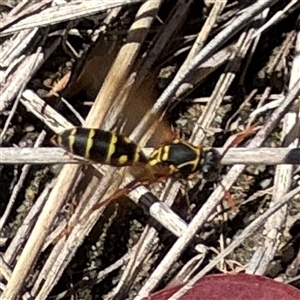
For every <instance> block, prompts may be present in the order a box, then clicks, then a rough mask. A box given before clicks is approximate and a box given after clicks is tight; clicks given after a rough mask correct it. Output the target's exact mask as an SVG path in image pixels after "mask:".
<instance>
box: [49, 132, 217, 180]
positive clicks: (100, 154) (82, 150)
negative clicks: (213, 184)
mask: <svg viewBox="0 0 300 300" xmlns="http://www.w3.org/2000/svg"><path fill="white" fill-rule="evenodd" d="M51 142H52V143H53V144H55V145H57V146H60V147H62V148H64V149H65V150H67V151H68V152H70V153H72V154H75V155H78V156H81V157H83V158H85V159H88V160H91V161H94V162H97V163H102V164H108V165H111V166H115V167H125V166H134V165H139V166H141V165H142V166H144V167H145V170H147V171H146V172H145V174H143V175H144V176H145V177H146V178H148V179H149V177H150V175H149V174H151V177H154V178H157V179H158V178H160V177H169V176H174V177H177V178H187V177H189V176H191V175H193V174H195V173H197V172H200V173H201V174H202V175H203V177H204V178H205V179H206V180H208V181H211V180H214V179H216V176H218V174H219V170H220V155H219V153H218V152H217V151H216V150H214V149H210V150H204V149H203V148H202V147H197V146H194V145H192V144H191V143H189V142H187V141H184V140H181V139H178V138H177V139H175V140H174V141H172V143H168V144H165V145H163V146H160V147H157V148H155V149H154V150H153V151H152V153H151V154H150V156H149V157H146V155H145V154H144V152H143V150H142V148H141V147H139V146H138V145H137V144H135V143H134V142H133V141H131V140H130V139H129V138H128V137H126V136H123V135H120V134H117V133H116V132H110V131H104V130H101V129H93V128H82V127H74V128H71V129H67V130H64V131H62V132H61V133H59V134H57V135H54V136H53V137H52V139H51ZM133 175H134V172H133ZM138 177H140V176H138Z"/></svg>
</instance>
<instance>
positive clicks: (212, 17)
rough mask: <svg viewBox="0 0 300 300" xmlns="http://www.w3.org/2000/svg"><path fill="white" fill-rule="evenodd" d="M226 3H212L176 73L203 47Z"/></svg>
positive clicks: (223, 0)
mask: <svg viewBox="0 0 300 300" xmlns="http://www.w3.org/2000/svg"><path fill="white" fill-rule="evenodd" d="M226 4H227V0H221V1H216V2H215V3H214V5H213V8H212V10H211V11H210V13H209V16H208V18H207V19H206V21H205V23H204V25H203V27H202V29H201V31H200V32H199V34H198V36H197V39H196V41H195V43H194V45H193V47H192V49H191V51H190V52H189V54H188V56H187V58H186V59H185V61H184V63H183V64H182V66H181V67H180V69H179V71H178V73H180V72H182V71H183V70H184V68H185V67H186V66H187V65H188V64H189V62H190V61H191V60H192V59H193V58H194V57H195V56H196V55H197V54H198V53H199V51H200V50H201V49H202V48H203V46H204V44H205V42H206V40H207V38H208V36H209V34H210V33H211V30H212V29H213V27H214V25H215V23H216V21H217V18H218V17H219V15H220V14H221V13H222V11H223V9H224V7H225V6H226Z"/></svg>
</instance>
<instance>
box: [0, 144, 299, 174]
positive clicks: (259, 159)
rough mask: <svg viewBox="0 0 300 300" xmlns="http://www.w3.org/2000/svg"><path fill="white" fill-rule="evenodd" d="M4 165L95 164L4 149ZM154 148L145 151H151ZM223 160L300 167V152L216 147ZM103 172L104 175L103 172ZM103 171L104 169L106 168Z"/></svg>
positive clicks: (52, 151) (46, 151)
mask: <svg viewBox="0 0 300 300" xmlns="http://www.w3.org/2000/svg"><path fill="white" fill-rule="evenodd" d="M0 149H1V151H0V164H1V165H2V164H15V165H16V164H26V163H28V164H33V165H34V164H91V162H90V161H88V160H85V159H82V158H77V157H75V156H71V155H69V154H68V153H67V152H66V151H65V150H64V149H62V148H37V149H34V148H0ZM152 149H153V148H145V150H147V152H151V150H152ZM213 149H214V150H216V151H218V153H219V154H220V155H221V156H222V155H223V154H224V157H222V160H221V164H222V165H234V164H245V165H268V166H273V165H280V164H291V165H298V164H300V149H297V148H296V149H290V148H287V147H285V148H281V147H280V148H251V149H249V148H230V149H226V147H225V148H213ZM97 169H98V170H100V173H101V174H103V170H101V169H99V168H97ZM102 169H103V167H102Z"/></svg>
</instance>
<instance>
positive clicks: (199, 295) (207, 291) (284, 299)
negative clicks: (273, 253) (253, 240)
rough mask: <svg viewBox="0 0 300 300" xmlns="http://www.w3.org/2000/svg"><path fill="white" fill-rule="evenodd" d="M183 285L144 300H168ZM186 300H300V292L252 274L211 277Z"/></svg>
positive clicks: (200, 281) (198, 284)
mask: <svg viewBox="0 0 300 300" xmlns="http://www.w3.org/2000/svg"><path fill="white" fill-rule="evenodd" d="M182 286H183V285H180V286H174V287H171V288H168V289H164V290H161V291H159V292H157V293H155V294H152V295H151V296H149V297H147V298H145V299H144V300H146V299H147V300H167V299H169V297H171V296H172V295H173V294H174V293H175V292H177V291H178V290H179V289H180V288H181V287H182ZM181 299H182V300H241V299H242V300H275V299H276V300H277V299H278V300H279V299H280V300H299V299H300V290H297V289H296V288H294V287H292V286H290V285H288V284H284V283H280V282H277V281H275V280H272V279H269V278H266V277H262V276H256V275H249V274H237V275H223V274H222V275H209V276H206V277H204V278H202V279H201V280H199V281H198V283H197V284H196V285H195V286H194V287H193V288H192V289H191V290H190V291H188V292H187V293H186V294H185V295H184V296H183V297H182V298H181Z"/></svg>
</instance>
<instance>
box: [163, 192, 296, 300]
mask: <svg viewBox="0 0 300 300" xmlns="http://www.w3.org/2000/svg"><path fill="white" fill-rule="evenodd" d="M299 193H300V186H298V187H297V188H295V189H294V190H292V191H290V192H289V193H288V194H285V195H284V197H283V198H282V199H281V200H280V201H279V202H277V203H276V204H275V205H274V206H271V207H270V208H269V209H268V210H267V211H266V212H264V213H263V214H262V215H261V216H259V217H258V218H256V219H255V220H254V221H253V222H252V223H251V224H250V225H248V226H247V227H246V228H245V229H244V230H243V232H242V233H241V234H239V235H237V236H235V238H234V240H233V241H232V243H231V244H230V245H229V246H228V247H227V248H226V249H224V251H223V252H221V253H220V254H219V255H218V256H217V257H215V258H214V259H213V260H212V261H211V262H210V263H209V264H207V265H206V266H205V267H204V268H203V269H202V270H201V271H200V272H199V273H198V274H197V275H196V276H195V277H194V278H192V279H191V280H190V281H189V282H188V283H187V284H185V285H184V286H183V287H182V288H181V289H180V290H179V291H178V292H176V293H175V294H174V295H173V296H172V297H171V298H169V299H170V300H177V299H181V298H182V296H183V295H184V294H185V293H186V292H187V291H189V290H190V289H191V288H192V287H193V286H194V284H195V283H196V282H197V281H198V280H199V279H200V278H202V277H203V276H204V275H205V274H206V273H207V272H209V271H210V270H211V269H212V268H213V267H215V266H216V265H217V264H218V263H219V262H220V261H221V260H222V259H224V258H225V257H226V256H227V255H228V254H230V253H231V252H232V251H233V250H234V249H235V248H237V247H238V246H239V245H240V244H241V243H242V242H243V241H244V240H245V239H246V238H247V237H249V236H250V235H251V234H252V233H253V232H255V231H256V230H257V229H258V228H259V227H260V226H261V225H262V224H264V222H266V221H267V220H268V219H269V218H270V217H272V216H273V215H274V213H276V212H277V211H278V210H279V209H281V208H282V207H283V206H284V205H286V204H287V203H288V202H289V201H290V200H292V199H293V198H294V197H295V196H299Z"/></svg>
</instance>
